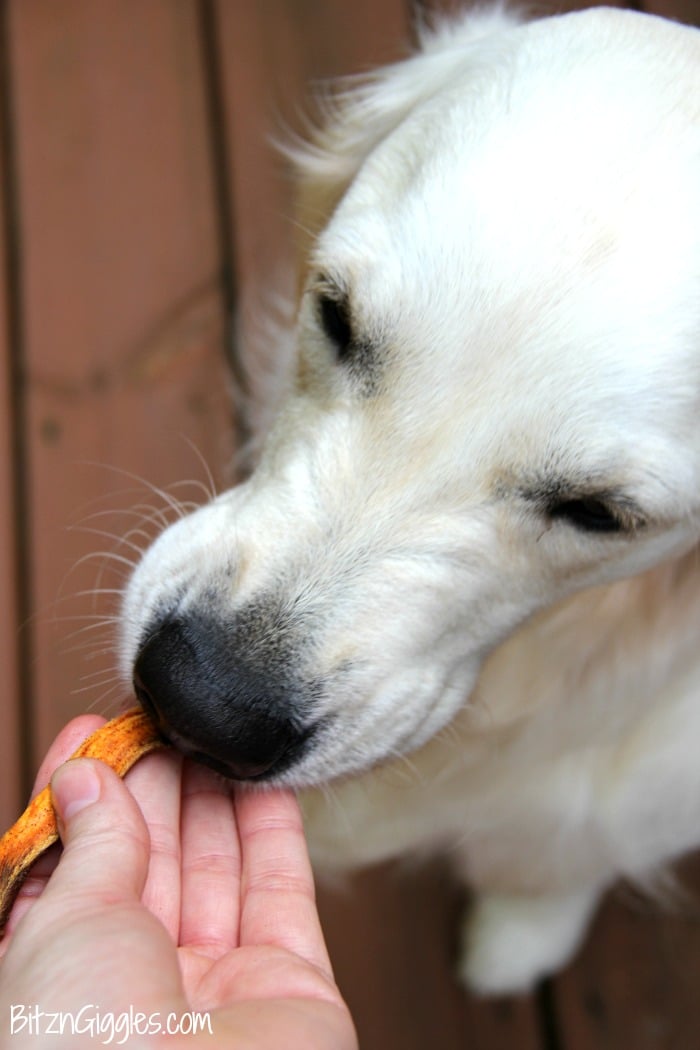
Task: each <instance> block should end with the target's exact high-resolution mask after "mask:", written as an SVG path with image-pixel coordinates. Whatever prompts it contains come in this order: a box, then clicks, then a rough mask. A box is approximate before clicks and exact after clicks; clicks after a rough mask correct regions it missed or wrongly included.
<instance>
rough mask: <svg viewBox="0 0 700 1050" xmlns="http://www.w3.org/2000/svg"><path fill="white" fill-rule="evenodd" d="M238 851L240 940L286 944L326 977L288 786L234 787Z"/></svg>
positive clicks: (328, 973)
mask: <svg viewBox="0 0 700 1050" xmlns="http://www.w3.org/2000/svg"><path fill="white" fill-rule="evenodd" d="M235 798H236V814H237V817H238V833H239V837H240V842H241V855H242V864H243V866H242V886H241V921H240V943H241V945H252V944H267V945H275V946H277V947H280V948H285V949H287V950H288V951H291V952H293V953H294V954H295V955H298V956H300V957H301V958H302V959H305V960H306V961H307V962H309V963H311V964H312V965H313V966H315V967H316V968H317V969H319V970H320V971H321V972H322V973H324V974H325V975H326V976H327V977H328V978H329V979H330V978H332V970H331V964H330V960H329V958H328V952H327V950H326V945H325V941H324V938H323V933H322V931H321V924H320V921H319V917H318V912H317V910H316V900H315V889H314V881H313V875H312V872H311V864H310V861H309V855H308V852H307V848H306V839H305V837H304V829H303V824H302V818H301V812H300V810H299V806H298V803H297V801H296V798H295V797H294V795H293V793H292V792H290V791H282V790H275V791H265V792H261V791H255V790H250V789H245V788H243V789H241V788H239V789H238V790H237V791H236V796H235Z"/></svg>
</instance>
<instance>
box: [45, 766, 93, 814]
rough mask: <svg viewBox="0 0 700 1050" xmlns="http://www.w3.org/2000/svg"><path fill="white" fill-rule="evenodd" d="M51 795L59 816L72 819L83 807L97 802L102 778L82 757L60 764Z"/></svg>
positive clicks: (52, 783)
mask: <svg viewBox="0 0 700 1050" xmlns="http://www.w3.org/2000/svg"><path fill="white" fill-rule="evenodd" d="M51 796H52V798H53V803H54V806H55V808H56V810H57V813H58V816H59V817H60V818H61V819H62V820H63V821H67V820H70V819H71V817H74V816H75V814H76V813H79V812H80V810H81V809H85V807H86V806H90V805H92V803H93V802H97V800H98V798H99V797H100V780H99V777H98V776H97V774H96V772H95V770H94V769H93V768H92V765H91V764H90V763H89V762H81V761H80V759H77V760H73V761H70V762H66V763H65V765H62V766H59V768H58V769H57V770H56V772H55V773H54V775H53V777H52V778H51Z"/></svg>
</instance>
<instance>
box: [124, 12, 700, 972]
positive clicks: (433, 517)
mask: <svg viewBox="0 0 700 1050" xmlns="http://www.w3.org/2000/svg"><path fill="white" fill-rule="evenodd" d="M424 37H425V38H424V40H423V44H422V51H421V52H420V53H418V54H417V55H416V56H414V57H413V58H411V59H409V60H407V61H406V62H404V63H400V64H398V65H397V66H394V67H390V68H389V69H386V70H382V71H380V72H379V73H378V74H377V75H376V76H374V77H372V78H370V79H369V80H368V81H367V82H366V83H364V84H362V85H360V86H358V87H356V88H355V89H354V90H351V91H350V92H349V93H348V94H347V95H346V96H345V97H344V98H342V99H341V100H340V102H339V103H338V107H337V111H336V112H335V113H334V114H333V117H332V122H331V124H330V126H329V127H328V128H326V129H325V130H324V131H322V132H321V133H320V134H319V136H318V138H317V141H316V142H315V144H314V145H313V146H312V147H309V148H308V149H307V150H306V152H305V153H304V154H303V155H301V156H298V157H297V160H298V161H299V164H300V167H301V169H302V182H303V186H302V190H303V200H302V205H303V206H304V207H305V208H306V214H307V216H312V217H313V221H316V222H317V223H318V225H319V234H318V237H317V238H316V240H315V243H314V245H313V247H312V250H311V255H310V262H309V263H308V280H307V284H306V290H305V292H304V295H303V297H302V300H301V303H300V307H299V314H298V322H297V336H296V338H297V347H298V351H297V352H298V357H299V360H300V376H302V377H303V378H300V380H299V382H298V383H297V384H296V387H295V389H294V390H293V391H292V392H291V394H290V396H289V397H288V399H287V401H286V403H285V405H284V407H283V409H282V411H281V414H280V416H279V419H278V422H277V423H276V425H275V427H274V428H273V431H272V433H271V435H270V437H269V439H268V441H267V443H266V445H265V447H264V450H263V453H262V458H261V461H260V465H259V466H258V468H257V470H256V472H255V473H254V475H253V476H252V478H251V479H250V480H249V481H248V482H246V483H245V484H244V485H242V486H240V487H239V488H237V489H235V490H232V491H231V492H228V493H225V494H223V495H222V496H220V497H219V498H218V499H217V500H216V501H214V503H212V504H211V505H209V506H208V507H205V508H203V509H201V510H199V511H198V512H196V513H195V514H194V515H192V516H191V517H189V518H187V519H185V520H184V521H182V522H181V523H179V524H177V525H175V526H174V527H172V528H171V529H170V530H169V531H167V532H166V533H165V534H164V535H163V536H162V537H161V538H160V539H159V540H158V541H157V542H156V543H155V545H154V546H153V547H152V548H151V549H150V551H148V552H147V553H146V555H145V557H144V559H143V561H142V563H141V565H140V566H139V567H138V568H137V570H136V572H135V575H134V577H133V579H132V580H131V582H130V584H129V587H128V589H127V592H126V595H125V602H124V617H123V619H124V638H123V659H124V668H125V671H126V672H127V673H130V668H131V664H132V661H133V659H134V656H135V653H136V649H137V646H138V643H139V639H140V638H141V636H142V633H143V630H144V627H145V625H146V624H147V623H148V622H149V619H150V618H151V617H152V616H153V613H154V610H156V609H160V608H164V607H167V606H168V602H169V601H173V600H174V596H175V595H176V594H177V595H178V601H179V602H180V603H181V607H182V608H185V609H186V608H192V607H195V606H197V607H211V605H212V598H211V595H212V593H215V594H216V595H217V602H218V603H219V604H220V603H221V602H222V601H225V604H226V608H227V609H229V610H232V611H233V612H235V610H236V608H241V607H243V606H244V605H245V603H246V602H248V601H249V600H251V599H252V598H254V597H255V596H256V595H259V594H263V593H266V592H268V591H269V590H270V588H271V587H275V588H276V590H277V592H278V593H279V592H280V591H281V592H282V593H283V594H284V595H285V596H286V597H287V600H288V602H289V604H290V606H291V605H293V606H294V608H295V609H299V610H301V612H302V614H303V615H304V616H305V617H306V618H307V620H308V624H309V632H310V633H311V635H312V638H313V643H314V644H313V668H312V670H313V672H314V674H315V675H316V676H318V677H319V678H321V679H322V680H323V681H325V682H331V683H332V688H331V689H329V690H327V691H326V692H325V693H324V696H323V699H321V700H320V701H319V704H320V708H319V712H318V713H320V714H323V715H324V716H325V717H326V718H327V720H328V722H327V724H328V726H329V727H330V728H329V729H328V731H327V732H326V733H325V734H324V735H323V736H322V738H321V739H320V740H319V742H318V746H316V747H315V748H314V749H312V750H311V751H310V753H309V754H308V756H305V757H304V758H303V759H302V760H301V762H300V763H299V764H298V765H296V766H294V767H293V768H292V770H291V771H290V772H289V773H288V774H286V775H285V777H283V778H281V779H283V780H285V781H286V782H287V783H292V784H294V785H295V786H299V787H304V786H310V785H315V784H325V783H326V782H332V787H331V788H330V789H326V790H325V792H313V791H310V792H308V794H307V797H306V798H305V805H306V810H307V815H308V824H309V831H310V835H311V839H312V843H313V844H314V849H315V852H316V855H317V857H318V861H319V864H321V865H323V864H325V865H326V866H338V867H345V866H355V865H360V864H365V863H371V862H374V861H376V860H379V859H382V858H386V857H389V856H395V855H397V854H400V853H403V852H406V851H415V850H416V849H422V850H437V849H440V850H448V851H449V852H450V853H451V854H452V856H453V858H454V861H455V866H456V869H457V870H458V872H459V873H460V874H461V875H462V876H463V877H464V878H465V879H466V880H468V881H469V882H470V883H471V885H473V886H474V887H475V888H476V889H477V891H478V892H479V893H480V894H481V895H482V897H481V899H480V903H478V904H477V907H476V912H475V920H474V925H473V930H472V934H471V935H469V936H467V937H466V945H467V948H466V951H467V955H466V957H465V960H464V961H463V964H462V973H463V975H464V976H465V977H466V979H468V980H469V982H470V983H471V984H472V985H473V986H474V987H475V988H477V989H479V990H481V991H504V990H512V989H514V988H515V989H522V988H526V987H528V986H529V985H530V984H531V983H532V982H533V981H534V980H535V979H537V978H538V977H539V976H541V975H542V974H544V973H547V972H549V971H551V970H552V969H553V968H555V967H557V966H559V965H561V964H562V963H563V962H564V961H565V960H566V958H568V956H569V955H570V954H571V952H572V951H573V950H574V948H575V946H576V944H577V943H578V940H579V938H580V936H581V934H582V931H583V929H584V927H585V924H586V921H587V919H588V916H589V915H590V913H591V911H592V909H593V907H594V904H595V901H596V899H597V897H598V895H599V894H600V893H601V892H602V891H603V890H604V889H605V887H607V886H608V885H609V884H610V883H611V882H612V881H613V880H614V879H615V878H617V877H618V876H620V875H629V876H632V877H642V876H645V875H646V874H648V872H649V871H650V870H653V869H654V868H655V867H656V866H658V865H659V864H661V863H663V862H665V861H667V860H669V859H671V858H673V857H675V856H677V855H678V854H679V853H681V852H682V851H684V850H687V849H689V848H692V847H693V846H695V845H697V844H698V843H700V822H699V821H698V813H700V762H699V761H698V756H697V750H698V748H697V737H698V733H699V732H700V655H699V649H698V640H697V630H698V624H699V623H700V582H699V581H700V570H699V567H698V559H697V543H698V535H699V524H700V513H699V512H700V427H699V425H698V419H699V418H700V416H699V409H700V125H699V120H700V34H698V33H697V32H696V31H694V30H691V29H687V28H681V27H679V26H676V25H673V24H671V23H668V22H664V21H662V20H660V19H655V18H652V17H649V16H643V15H637V14H633V13H631V12H623V11H616V10H604V9H596V10H591V11H588V12H585V13H579V14H574V15H567V16H563V17H559V18H552V19H547V20H544V21H539V22H533V23H529V24H524V25H522V24H519V21H518V20H517V19H515V18H513V17H512V16H510V15H508V14H506V13H504V12H502V11H501V10H499V9H495V10H491V11H488V12H482V13H481V14H476V15H471V16H467V17H465V18H464V19H462V20H461V21H457V22H455V23H452V24H443V25H441V26H440V27H439V28H438V29H437V30H436V31H435V32H434V34H433V35H430V34H424ZM329 209H330V211H331V214H330V217H329V218H328V221H327V222H325V223H324V222H319V221H318V215H319V212H321V211H328V210H329ZM309 221H312V220H309ZM319 273H322V274H323V275H324V276H325V278H330V279H335V280H337V281H339V282H343V283H346V284H347V285H348V286H349V287H350V289H351V299H352V311H353V324H354V326H356V327H357V328H359V329H361V330H362V332H363V333H364V336H365V338H366V341H368V342H369V343H371V344H372V346H373V347H374V350H373V353H374V356H375V358H376V361H375V365H376V369H375V372H376V374H375V375H374V379H373V383H374V386H373V387H372V389H371V390H370V391H369V393H368V389H367V382H368V379H367V377H366V376H363V375H362V374H360V375H359V377H358V375H353V374H352V373H351V370H348V368H346V367H345V366H343V365H341V364H338V363H337V362H336V361H335V360H334V356H333V350H332V348H331V347H330V346H329V343H328V339H327V338H326V337H325V335H324V333H323V332H322V331H321V330H320V328H319V323H318V308H317V302H316V289H317V287H318V277H317V275H318V274H319ZM373 367H374V366H373ZM552 478H556V479H564V480H565V481H566V482H567V483H568V484H571V485H573V486H574V487H576V486H578V487H579V488H582V489H585V490H586V491H588V490H589V489H593V490H604V491H606V492H615V493H624V498H625V500H633V501H634V502H635V505H636V509H635V511H634V512H633V514H632V519H633V520H630V522H629V525H630V527H629V529H628V530H627V531H625V532H624V533H621V534H612V535H608V534H593V533H587V532H584V531H582V530H581V529H579V528H577V527H576V526H574V525H572V524H571V523H569V522H567V521H565V520H556V519H550V518H549V517H548V516H547V513H546V510H545V509H544V508H543V506H542V503H541V500H540V501H539V502H538V499H537V498H536V496H535V495H534V494H535V493H536V492H537V491H538V486H539V487H540V488H541V487H542V485H543V484H544V483H545V482H546V480H547V479H550V480H551V479H552ZM640 518H641V519H643V520H638V519H640ZM232 581H233V582H232ZM183 595H184V597H183ZM217 607H218V605H217Z"/></svg>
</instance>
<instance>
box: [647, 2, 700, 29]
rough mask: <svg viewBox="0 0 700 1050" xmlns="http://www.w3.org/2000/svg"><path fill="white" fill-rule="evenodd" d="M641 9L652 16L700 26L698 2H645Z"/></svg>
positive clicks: (699, 6) (699, 3)
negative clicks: (661, 16)
mask: <svg viewBox="0 0 700 1050" xmlns="http://www.w3.org/2000/svg"><path fill="white" fill-rule="evenodd" d="M641 8H642V10H643V11H648V12H649V13H650V14H652V15H663V17H664V18H674V19H676V20H677V21H679V22H687V24H688V25H693V26H700V0H646V2H645V3H642V4H641Z"/></svg>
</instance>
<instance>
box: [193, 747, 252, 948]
mask: <svg viewBox="0 0 700 1050" xmlns="http://www.w3.org/2000/svg"><path fill="white" fill-rule="evenodd" d="M181 834H182V906H181V915H180V943H181V944H182V945H186V946H188V947H196V948H198V949H200V950H203V951H205V952H206V953H207V954H208V955H209V956H210V957H213V958H218V957H219V956H220V955H222V954H223V953H224V952H226V951H229V950H230V949H231V948H234V947H236V945H237V943H238V923H239V907H238V901H239V893H240V872H241V860H240V848H239V843H238V831H237V828H236V815H235V809H234V805H233V799H232V786H231V784H230V782H228V781H225V780H224V779H223V778H222V777H220V776H218V775H217V774H216V773H213V772H212V771H211V770H210V769H205V768H204V767H203V766H197V765H195V764H194V763H190V762H188V763H185V767H184V774H183V783H182V822H181Z"/></svg>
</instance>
